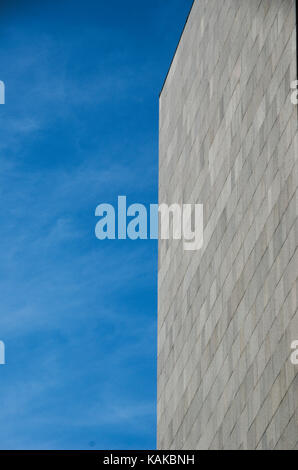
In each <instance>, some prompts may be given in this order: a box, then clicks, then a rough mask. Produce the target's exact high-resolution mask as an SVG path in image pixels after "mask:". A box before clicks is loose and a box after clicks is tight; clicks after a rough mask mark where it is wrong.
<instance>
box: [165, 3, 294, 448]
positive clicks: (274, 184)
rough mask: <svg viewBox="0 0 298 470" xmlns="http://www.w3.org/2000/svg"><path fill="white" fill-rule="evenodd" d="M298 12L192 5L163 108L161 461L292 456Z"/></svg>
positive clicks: (281, 7)
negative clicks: (251, 452)
mask: <svg viewBox="0 0 298 470" xmlns="http://www.w3.org/2000/svg"><path fill="white" fill-rule="evenodd" d="M296 76H297V69H296V16H295V0H196V1H195V3H194V5H193V8H192V11H191V14H190V17H189V19H188V22H187V25H186V28H185V30H184V33H183V35H182V38H181V41H180V44H179V47H178V50H177V52H176V55H175V57H174V60H173V63H172V66H171V69H170V71H169V75H168V77H167V80H166V83H165V85H164V88H163V91H162V93H161V97H160V161H159V202H160V203H168V204H170V203H192V204H194V203H202V204H204V246H203V248H202V249H201V250H200V251H197V252H187V251H184V250H183V242H182V241H176V240H175V241H173V240H169V241H160V243H159V286H158V289H159V291H158V292H159V295H158V444H157V445H158V448H159V449H178V450H181V449H292V448H296V449H298V366H295V365H293V364H292V363H291V361H290V356H291V343H292V341H293V340H298V311H297V303H298V301H297V299H298V282H297V275H298V250H297V245H298V220H297V213H298V192H297V186H298V150H297V138H298V136H297V106H294V105H293V104H292V103H291V99H290V97H291V88H290V84H291V81H293V80H296Z"/></svg>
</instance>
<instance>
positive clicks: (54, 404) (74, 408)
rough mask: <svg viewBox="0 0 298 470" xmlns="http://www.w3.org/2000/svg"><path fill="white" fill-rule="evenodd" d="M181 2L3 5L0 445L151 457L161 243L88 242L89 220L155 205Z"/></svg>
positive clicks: (185, 4) (186, 1) (184, 4)
mask: <svg viewBox="0 0 298 470" xmlns="http://www.w3.org/2000/svg"><path fill="white" fill-rule="evenodd" d="M191 3H192V1H191V0H150V2H149V1H144V0H142V1H141V2H140V1H136V0H127V1H125V2H124V1H123V0H109V1H108V2H107V1H103V0H84V2H81V1H79V0H59V1H58V0H57V1H53V0H51V1H48V0H39V1H38V0H35V1H34V0H31V1H30V0H27V1H21V0H11V1H6V2H5V1H3V2H1V6H0V80H3V81H4V82H5V84H6V104H5V105H4V106H0V208H1V210H0V233H1V244H0V259H1V263H0V294H1V297H0V298H1V304H0V305H1V306H0V309H1V310H0V312H1V314H0V340H2V341H4V342H5V345H6V360H7V364H6V365H5V366H1V367H0V403H1V407H0V423H1V427H0V448H1V449H91V448H92V449H146V448H148V449H153V448H155V439H156V410H155V406H156V335H157V333H156V323H157V243H156V242H155V241H134V242H133V241H129V240H127V241H99V240H97V239H96V238H95V235H94V228H95V224H96V219H95V216H94V212H95V208H96V206H97V205H98V204H100V203H104V202H107V203H112V204H116V201H117V197H118V195H122V194H123V195H127V198H128V203H134V202H140V203H147V204H149V203H155V202H157V189H158V93H159V91H160V89H161V86H162V83H163V80H164V78H165V75H166V73H167V69H168V66H169V64H170V61H171V58H172V55H173V52H174V50H175V48H176V45H177V41H178V39H179V36H180V33H181V30H182V27H183V25H184V22H185V19H186V17H187V14H188V11H189V9H190V6H191Z"/></svg>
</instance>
